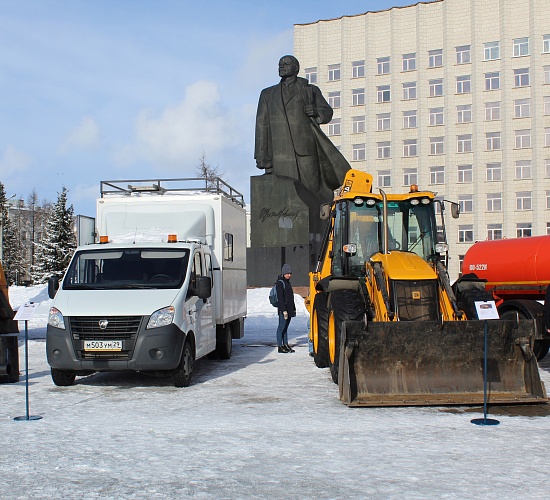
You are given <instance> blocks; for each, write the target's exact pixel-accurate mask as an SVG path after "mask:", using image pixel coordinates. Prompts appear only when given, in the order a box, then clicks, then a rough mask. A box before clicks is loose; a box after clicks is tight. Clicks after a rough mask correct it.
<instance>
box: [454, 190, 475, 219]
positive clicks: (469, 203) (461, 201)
mask: <svg viewBox="0 0 550 500" xmlns="http://www.w3.org/2000/svg"><path fill="white" fill-rule="evenodd" d="M458 205H459V207H460V212H461V213H464V214H465V213H472V212H473V211H474V195H473V194H461V195H459V196H458Z"/></svg>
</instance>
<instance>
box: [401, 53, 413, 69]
mask: <svg viewBox="0 0 550 500" xmlns="http://www.w3.org/2000/svg"><path fill="white" fill-rule="evenodd" d="M415 69H416V54H403V71H414V70H415Z"/></svg>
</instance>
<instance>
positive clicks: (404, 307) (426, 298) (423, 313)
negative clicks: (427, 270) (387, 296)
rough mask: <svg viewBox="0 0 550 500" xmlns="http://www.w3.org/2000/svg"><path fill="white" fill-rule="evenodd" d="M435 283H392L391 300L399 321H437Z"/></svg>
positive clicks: (427, 281) (432, 281) (437, 306)
mask: <svg viewBox="0 0 550 500" xmlns="http://www.w3.org/2000/svg"><path fill="white" fill-rule="evenodd" d="M437 290H438V288H437V281H435V280H424V281H394V282H393V299H394V304H395V307H396V312H397V317H398V318H399V320H400V321H438V320H439V318H440V314H439V297H438V293H437Z"/></svg>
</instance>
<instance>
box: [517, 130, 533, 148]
mask: <svg viewBox="0 0 550 500" xmlns="http://www.w3.org/2000/svg"><path fill="white" fill-rule="evenodd" d="M514 133H515V136H516V149H524V148H530V147H531V130H514Z"/></svg>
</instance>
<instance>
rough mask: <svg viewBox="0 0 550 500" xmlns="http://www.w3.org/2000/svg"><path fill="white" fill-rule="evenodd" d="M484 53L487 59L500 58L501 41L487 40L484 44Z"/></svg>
mask: <svg viewBox="0 0 550 500" xmlns="http://www.w3.org/2000/svg"><path fill="white" fill-rule="evenodd" d="M483 54H484V57H485V60H486V61H492V60H494V59H500V42H487V43H484V44H483Z"/></svg>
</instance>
